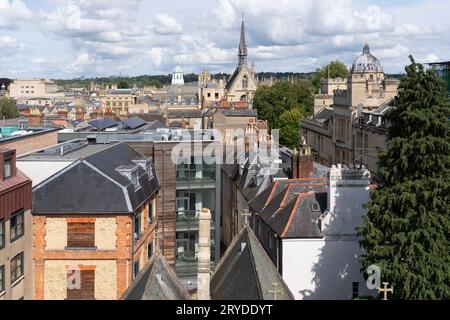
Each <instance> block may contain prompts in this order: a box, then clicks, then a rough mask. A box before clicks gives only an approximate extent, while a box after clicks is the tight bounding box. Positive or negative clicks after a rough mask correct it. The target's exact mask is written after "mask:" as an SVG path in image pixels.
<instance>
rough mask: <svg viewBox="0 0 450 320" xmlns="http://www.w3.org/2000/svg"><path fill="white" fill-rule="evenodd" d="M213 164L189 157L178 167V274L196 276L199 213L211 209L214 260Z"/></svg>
mask: <svg viewBox="0 0 450 320" xmlns="http://www.w3.org/2000/svg"><path fill="white" fill-rule="evenodd" d="M216 167H217V165H216V164H206V163H205V161H204V160H203V159H202V157H201V156H200V157H194V156H193V157H192V158H191V160H190V161H185V162H183V163H181V164H179V165H178V166H177V179H176V236H175V239H176V246H175V270H176V272H177V274H179V275H186V276H189V275H192V276H194V275H196V273H197V254H198V216H199V214H200V211H201V210H202V209H203V208H208V209H210V210H211V218H212V219H211V261H212V263H213V265H214V264H215V261H216V250H215V249H216V220H217V219H216V206H217V201H216V197H217V192H216V191H217V190H216V185H217V178H216V175H217V171H218V170H216Z"/></svg>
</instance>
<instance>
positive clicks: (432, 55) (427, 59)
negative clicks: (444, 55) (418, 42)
mask: <svg viewBox="0 0 450 320" xmlns="http://www.w3.org/2000/svg"><path fill="white" fill-rule="evenodd" d="M439 61H441V59H440V58H439V57H438V56H437V55H436V54H435V53H429V54H427V55H426V56H425V59H424V61H423V62H424V63H426V62H428V63H432V62H439Z"/></svg>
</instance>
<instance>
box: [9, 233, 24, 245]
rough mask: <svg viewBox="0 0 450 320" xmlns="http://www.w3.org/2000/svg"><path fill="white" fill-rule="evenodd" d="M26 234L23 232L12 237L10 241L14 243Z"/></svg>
mask: <svg viewBox="0 0 450 320" xmlns="http://www.w3.org/2000/svg"><path fill="white" fill-rule="evenodd" d="M23 236H24V234H21V235H20V236H16V237H15V238H11V240H10V241H9V242H11V243H13V242H15V241H17V240H19V239H20V238H22V237H23Z"/></svg>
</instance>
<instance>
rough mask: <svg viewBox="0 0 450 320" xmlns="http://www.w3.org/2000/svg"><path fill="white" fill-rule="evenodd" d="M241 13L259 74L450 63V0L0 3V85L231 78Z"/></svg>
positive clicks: (35, 0)
mask: <svg viewBox="0 0 450 320" xmlns="http://www.w3.org/2000/svg"><path fill="white" fill-rule="evenodd" d="M242 12H244V13H245V21H246V28H247V42H248V46H249V60H250V61H251V62H253V63H254V64H255V67H256V70H257V71H294V72H309V71H313V70H314V69H316V68H318V67H320V66H322V65H324V64H326V63H327V62H329V61H331V60H335V59H339V60H341V61H343V62H344V63H346V64H347V65H348V66H350V65H351V63H352V62H353V60H354V59H355V58H356V57H357V56H358V54H359V53H360V52H361V50H362V47H363V46H364V43H365V42H368V43H369V45H370V47H371V50H372V53H373V54H374V55H375V56H377V57H378V58H379V59H380V60H381V63H382V65H383V66H384V68H385V71H386V72H389V73H394V72H402V71H403V69H404V66H405V65H406V64H407V63H408V55H409V54H413V55H414V57H415V58H416V60H418V61H420V62H434V61H436V60H450V37H448V34H449V31H450V19H448V12H450V2H449V1H448V0H413V1H410V0H396V1H395V0H394V1H387V0H378V1H375V0H362V1H361V0H359V1H356V0H355V1H351V0H277V1H271V0H195V1H186V0H165V1H163V0H127V1H124V0H0V78H1V77H10V78H20V77H27V78H31V77H39V78H41V77H42V78H73V77H80V76H87V77H90V76H109V75H118V74H122V75H129V76H133V75H140V74H163V73H169V72H171V70H172V69H173V67H174V65H175V63H176V62H177V61H179V62H180V63H181V65H182V66H183V69H184V71H185V72H199V71H201V70H202V69H203V68H208V69H209V70H210V71H211V72H232V71H233V69H234V67H235V65H236V62H237V57H236V54H237V45H238V42H239V27H240V19H241V13H242Z"/></svg>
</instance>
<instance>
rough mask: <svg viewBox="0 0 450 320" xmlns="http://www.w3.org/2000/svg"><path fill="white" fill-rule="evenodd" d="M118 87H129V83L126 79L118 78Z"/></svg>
mask: <svg viewBox="0 0 450 320" xmlns="http://www.w3.org/2000/svg"><path fill="white" fill-rule="evenodd" d="M117 88H118V89H130V84H129V83H128V81H126V80H120V81H119V83H118V84H117Z"/></svg>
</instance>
